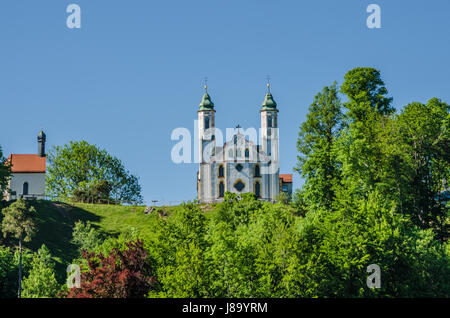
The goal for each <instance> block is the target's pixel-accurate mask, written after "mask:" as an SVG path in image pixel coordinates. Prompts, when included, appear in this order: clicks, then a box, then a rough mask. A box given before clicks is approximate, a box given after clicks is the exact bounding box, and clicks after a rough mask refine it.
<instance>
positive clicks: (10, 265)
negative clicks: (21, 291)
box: [0, 245, 33, 298]
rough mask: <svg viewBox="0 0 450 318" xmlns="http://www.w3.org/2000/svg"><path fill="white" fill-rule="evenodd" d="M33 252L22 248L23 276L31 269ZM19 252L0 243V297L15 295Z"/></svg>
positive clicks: (12, 296)
mask: <svg viewBox="0 0 450 318" xmlns="http://www.w3.org/2000/svg"><path fill="white" fill-rule="evenodd" d="M32 259H33V253H31V252H30V251H29V250H27V249H24V250H23V254H22V270H23V274H24V276H26V275H28V273H29V271H30V269H31V262H32ZM19 262H20V252H19V251H15V252H14V251H13V250H12V249H11V248H9V247H5V246H1V245H0V298H14V297H17V289H18V284H17V283H18V281H17V275H18V272H19Z"/></svg>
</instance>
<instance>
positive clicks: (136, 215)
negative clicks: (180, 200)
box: [3, 201, 179, 276]
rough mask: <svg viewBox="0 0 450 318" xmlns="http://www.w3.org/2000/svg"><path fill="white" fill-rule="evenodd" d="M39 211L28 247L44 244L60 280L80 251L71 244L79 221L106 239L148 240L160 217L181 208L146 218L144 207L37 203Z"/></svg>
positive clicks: (34, 248) (161, 210)
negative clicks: (134, 236)
mask: <svg viewBox="0 0 450 318" xmlns="http://www.w3.org/2000/svg"><path fill="white" fill-rule="evenodd" d="M32 205H33V206H34V207H35V209H36V211H37V217H36V224H37V232H36V235H35V236H34V237H33V239H32V241H31V242H29V243H25V247H27V248H29V249H31V250H32V251H37V250H38V249H39V248H40V247H41V246H42V244H45V245H46V246H47V247H48V248H49V250H50V252H51V254H52V255H53V257H54V259H55V261H56V270H57V272H58V274H59V275H58V276H60V275H63V274H64V273H65V269H66V267H67V265H68V264H71V262H72V260H73V259H74V258H75V257H76V256H77V247H76V246H75V245H74V244H72V243H71V240H72V231H73V227H74V225H75V223H76V222H77V221H79V220H81V221H84V222H87V221H90V222H91V223H92V224H93V225H94V226H95V227H96V228H98V229H99V230H100V231H102V232H103V233H104V234H105V235H106V236H118V235H120V234H121V233H127V232H129V231H130V230H131V229H133V228H134V229H136V230H138V231H139V232H140V233H142V234H143V235H145V236H151V235H152V229H153V225H154V224H155V222H156V220H157V219H158V218H159V217H160V216H161V215H163V216H170V215H171V214H172V213H176V210H177V209H178V208H179V207H178V206H170V207H158V208H156V211H155V212H153V213H150V214H144V210H145V206H120V205H106V204H86V203H84V204H83V203H74V204H67V203H60V202H50V201H35V202H33V203H32ZM3 243H4V244H7V245H10V246H11V245H15V244H16V241H13V240H3Z"/></svg>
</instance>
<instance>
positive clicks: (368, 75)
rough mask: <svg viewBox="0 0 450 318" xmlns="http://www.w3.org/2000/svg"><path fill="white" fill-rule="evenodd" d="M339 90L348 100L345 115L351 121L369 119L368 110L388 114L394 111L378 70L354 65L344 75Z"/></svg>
mask: <svg viewBox="0 0 450 318" xmlns="http://www.w3.org/2000/svg"><path fill="white" fill-rule="evenodd" d="M341 92H342V93H344V94H346V95H347V97H348V99H349V101H348V102H347V103H345V107H346V108H347V109H348V110H349V113H348V114H347V116H348V117H349V118H350V120H351V121H355V122H357V121H360V122H364V121H365V120H366V119H370V117H369V115H370V110H373V111H375V112H376V113H378V114H380V115H390V114H392V113H393V112H394V109H393V108H392V106H391V102H392V98H391V97H387V96H386V95H387V93H388V91H387V89H386V87H385V85H384V82H383V80H382V79H381V76H380V71H378V70H376V69H374V68H371V67H356V68H354V69H352V70H350V71H349V72H347V74H345V76H344V83H343V84H342V87H341Z"/></svg>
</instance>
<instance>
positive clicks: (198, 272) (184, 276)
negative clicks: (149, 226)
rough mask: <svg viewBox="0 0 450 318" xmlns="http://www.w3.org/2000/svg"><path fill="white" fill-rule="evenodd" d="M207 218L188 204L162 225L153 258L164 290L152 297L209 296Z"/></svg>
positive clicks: (157, 231) (154, 247) (151, 252)
mask: <svg viewBox="0 0 450 318" xmlns="http://www.w3.org/2000/svg"><path fill="white" fill-rule="evenodd" d="M206 230H207V228H206V218H205V216H204V215H203V213H202V211H201V210H200V209H199V207H198V206H197V205H194V204H193V203H186V204H183V205H182V206H181V209H180V210H179V212H178V213H177V214H176V215H174V216H172V217H170V218H168V219H165V218H161V219H159V222H158V227H157V230H156V237H155V239H154V240H153V241H152V244H151V250H150V256H151V257H152V259H153V260H154V262H155V268H157V275H156V276H157V277H158V281H159V282H160V284H161V285H160V288H159V289H157V290H155V291H154V292H152V294H150V296H159V297H205V296H207V295H208V283H207V278H208V276H207V274H206V273H207V271H208V268H207V267H206V263H205V258H204V257H205V255H204V251H205V250H207V242H206V240H205V234H206Z"/></svg>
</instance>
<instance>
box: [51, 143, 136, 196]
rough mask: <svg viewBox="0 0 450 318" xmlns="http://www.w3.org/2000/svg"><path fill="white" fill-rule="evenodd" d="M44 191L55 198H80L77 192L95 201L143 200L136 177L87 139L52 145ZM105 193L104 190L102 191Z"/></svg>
mask: <svg viewBox="0 0 450 318" xmlns="http://www.w3.org/2000/svg"><path fill="white" fill-rule="evenodd" d="M48 162H49V166H48V172H47V192H48V193H49V194H50V195H52V196H55V197H60V198H72V199H79V196H80V193H82V194H83V195H86V196H89V197H92V196H93V195H95V199H96V200H98V199H100V198H102V197H105V196H106V197H108V198H109V197H112V198H113V199H115V200H116V201H128V202H137V203H140V202H142V195H141V186H140V185H139V182H138V178H137V177H136V176H133V175H132V174H130V172H129V171H127V170H126V169H125V167H124V165H123V163H122V162H121V161H120V160H119V159H118V158H116V157H114V156H112V155H110V154H108V153H107V152H106V150H104V149H100V148H99V147H97V146H95V145H90V144H88V143H87V142H86V141H71V142H70V143H69V144H66V145H64V146H56V147H54V148H53V149H52V150H51V151H50V153H49V155H48ZM105 192H106V193H105Z"/></svg>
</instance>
